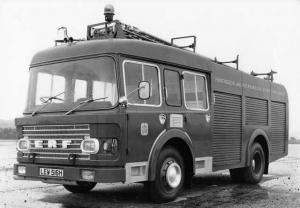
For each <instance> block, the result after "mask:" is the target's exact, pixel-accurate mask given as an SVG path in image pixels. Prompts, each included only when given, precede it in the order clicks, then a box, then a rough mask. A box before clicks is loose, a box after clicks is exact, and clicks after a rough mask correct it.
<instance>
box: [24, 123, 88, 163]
mask: <svg viewBox="0 0 300 208" xmlns="http://www.w3.org/2000/svg"><path fill="white" fill-rule="evenodd" d="M22 132H23V136H24V137H27V138H28V139H29V141H30V148H29V153H35V154H36V158H43V159H68V156H69V154H76V155H77V157H76V158H77V159H78V160H88V159H89V154H87V153H83V152H82V151H81V148H80V144H81V141H82V140H83V139H85V137H89V136H90V127H89V125H88V124H75V125H37V126H23V131H22ZM37 140H40V141H43V142H42V146H43V148H40V147H35V146H34V144H35V141H37ZM49 140H55V141H56V147H55V148H51V147H48V141H49ZM63 140H68V141H71V144H68V146H67V148H63V147H62V142H63ZM29 153H27V154H24V155H23V157H28V154H29Z"/></svg>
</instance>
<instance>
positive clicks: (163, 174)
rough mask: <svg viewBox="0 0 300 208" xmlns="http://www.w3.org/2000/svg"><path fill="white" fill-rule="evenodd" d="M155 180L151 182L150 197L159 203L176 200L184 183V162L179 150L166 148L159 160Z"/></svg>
mask: <svg viewBox="0 0 300 208" xmlns="http://www.w3.org/2000/svg"><path fill="white" fill-rule="evenodd" d="M155 174H156V175H155V180H154V181H151V182H149V184H148V185H149V188H150V190H149V191H150V197H151V198H152V199H153V200H154V201H155V202H158V203H161V202H168V201H171V200H174V199H175V198H176V197H177V195H178V193H179V191H180V190H181V188H182V186H183V183H184V175H185V172H184V164H183V159H182V157H181V155H180V154H179V152H178V151H177V150H176V149H174V148H172V147H166V148H164V149H163V150H162V151H161V152H160V154H159V156H158V160H157V166H156V173H155Z"/></svg>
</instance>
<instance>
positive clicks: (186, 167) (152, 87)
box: [14, 19, 288, 202]
mask: <svg viewBox="0 0 300 208" xmlns="http://www.w3.org/2000/svg"><path fill="white" fill-rule="evenodd" d="M98 26H100V28H97V27H98ZM61 42H65V43H64V44H61V45H59V46H56V47H53V48H50V49H47V50H44V51H41V52H38V53H37V54H36V55H35V56H34V57H33V59H32V61H31V65H30V82H29V90H28V100H27V104H26V109H25V112H24V116H23V117H22V118H17V119H16V127H17V133H18V143H17V149H18V153H17V161H18V163H17V164H15V166H14V174H15V178H16V179H22V180H38V181H42V182H46V183H56V184H63V185H64V187H65V188H66V189H67V190H69V191H71V192H74V193H78V192H87V191H90V190H91V189H92V188H93V187H94V186H95V185H96V183H115V182H123V183H134V182H142V183H144V184H145V186H146V187H148V188H149V190H150V196H151V197H152V199H154V200H155V201H158V202H163V201H170V200H173V199H174V198H175V197H176V196H177V195H178V193H179V191H180V190H181V189H182V187H183V186H184V185H185V184H187V185H188V183H189V182H190V180H191V177H192V176H194V175H198V174H202V173H210V172H213V171H218V170H224V169H229V170H230V174H231V177H232V179H233V180H234V181H238V182H245V183H252V184H255V183H259V182H260V180H261V178H262V176H263V174H264V173H267V172H268V165H269V163H270V162H272V161H274V160H276V159H278V158H281V157H283V156H286V155H287V153H288V145H287V142H288V139H287V138H288V96H287V92H286V90H285V88H284V87H283V86H282V85H280V84H276V83H273V82H272V81H270V80H265V79H261V78H258V77H255V76H253V75H250V74H247V73H244V72H242V71H240V70H236V69H234V68H232V67H229V66H226V65H224V64H221V63H220V62H218V61H215V60H211V59H209V58H206V57H204V56H201V55H199V54H196V53H194V52H191V51H188V50H184V49H182V48H180V47H177V46H175V45H173V44H171V43H168V42H166V41H163V40H161V39H159V38H157V37H154V36H151V35H149V34H147V33H145V32H142V31H140V30H138V29H137V28H134V27H130V26H128V25H125V24H123V23H121V22H119V21H114V20H112V19H110V21H109V22H105V23H101V24H95V25H90V26H88V35H87V40H85V41H76V40H74V39H71V38H69V37H67V38H66V39H64V40H63V41H61ZM57 43H60V41H57Z"/></svg>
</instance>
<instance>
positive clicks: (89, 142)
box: [80, 138, 99, 154]
mask: <svg viewBox="0 0 300 208" xmlns="http://www.w3.org/2000/svg"><path fill="white" fill-rule="evenodd" d="M80 148H81V151H82V152H85V153H91V154H96V153H98V151H99V141H98V139H94V138H87V139H84V140H83V141H82V142H81V145H80Z"/></svg>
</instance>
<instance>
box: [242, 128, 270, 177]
mask: <svg viewBox="0 0 300 208" xmlns="http://www.w3.org/2000/svg"><path fill="white" fill-rule="evenodd" d="M255 143H259V144H260V145H261V146H262V148H263V151H264V154H265V164H266V165H265V170H264V173H265V174H267V173H268V168H269V158H270V141H269V137H268V136H267V134H266V132H265V131H264V130H262V129H256V130H255V131H254V132H253V133H252V135H251V137H250V140H249V143H248V147H247V166H249V165H250V154H251V147H252V145H253V144H255Z"/></svg>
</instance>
